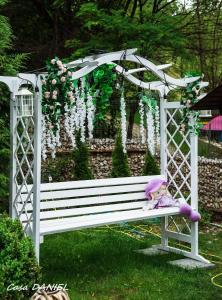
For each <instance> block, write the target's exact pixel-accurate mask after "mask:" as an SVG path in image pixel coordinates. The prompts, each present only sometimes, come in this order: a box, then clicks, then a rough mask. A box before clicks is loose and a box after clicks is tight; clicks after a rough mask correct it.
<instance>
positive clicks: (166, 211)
mask: <svg viewBox="0 0 222 300" xmlns="http://www.w3.org/2000/svg"><path fill="white" fill-rule="evenodd" d="M177 214H179V208H178V207H167V208H161V209H153V210H148V211H143V210H141V209H139V210H133V211H128V212H113V213H105V214H99V215H91V216H87V218H86V217H85V216H82V217H75V218H68V220H67V219H64V220H63V219H57V220H47V221H41V223H40V234H41V235H45V234H53V233H58V232H64V231H71V230H77V229H82V228H89V227H96V226H102V225H108V224H116V223H121V222H124V221H137V220H144V219H148V218H155V217H163V216H169V215H177Z"/></svg>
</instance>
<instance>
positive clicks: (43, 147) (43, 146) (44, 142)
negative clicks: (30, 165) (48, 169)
mask: <svg viewBox="0 0 222 300" xmlns="http://www.w3.org/2000/svg"><path fill="white" fill-rule="evenodd" d="M46 137H47V129H46V121H45V116H44V115H42V132H41V152H42V159H43V160H46V158H47V154H46V151H47V140H46Z"/></svg>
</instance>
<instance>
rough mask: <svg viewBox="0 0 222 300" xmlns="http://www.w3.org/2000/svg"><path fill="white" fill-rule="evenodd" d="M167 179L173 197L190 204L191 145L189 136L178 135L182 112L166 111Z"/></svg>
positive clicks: (186, 134) (177, 110)
mask: <svg viewBox="0 0 222 300" xmlns="http://www.w3.org/2000/svg"><path fill="white" fill-rule="evenodd" d="M166 114H167V126H166V137H167V147H166V154H167V168H166V173H167V178H168V181H169V183H170V186H171V192H172V193H173V196H174V197H176V198H178V197H181V198H184V199H185V200H186V201H188V202H190V199H191V198H190V197H191V143H190V134H189V132H186V133H185V134H181V133H180V126H179V120H180V119H181V116H182V110H181V109H179V108H177V109H169V108H168V109H167V110H166Z"/></svg>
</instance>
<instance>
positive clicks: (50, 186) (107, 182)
mask: <svg viewBox="0 0 222 300" xmlns="http://www.w3.org/2000/svg"><path fill="white" fill-rule="evenodd" d="M152 178H164V176H163V175H152V176H135V177H120V178H106V179H92V180H78V181H67V182H52V183H42V184H41V191H50V190H69V189H78V188H90V187H99V186H111V185H122V184H136V183H147V182H148V181H149V180H151V179H152ZM31 187H32V185H28V190H30V188H31ZM22 192H23V193H27V191H26V188H22Z"/></svg>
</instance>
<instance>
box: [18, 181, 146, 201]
mask: <svg viewBox="0 0 222 300" xmlns="http://www.w3.org/2000/svg"><path fill="white" fill-rule="evenodd" d="M144 188H145V183H141V184H132V185H120V186H111V187H94V188H87V189H75V190H65V191H52V192H41V193H40V199H41V200H43V199H45V200H47V199H64V198H70V197H83V196H95V195H109V194H121V193H129V192H142V191H144ZM21 197H22V198H24V199H26V195H25V194H22V195H21Z"/></svg>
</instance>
